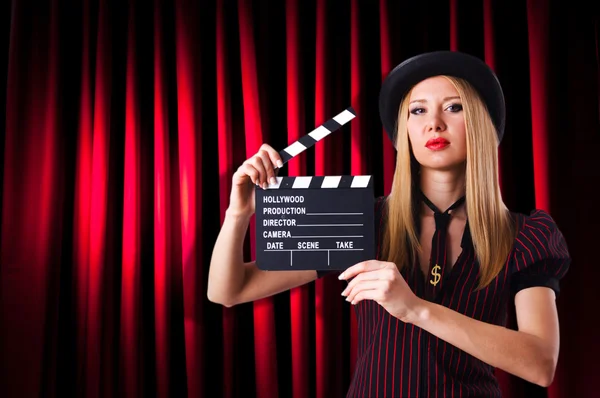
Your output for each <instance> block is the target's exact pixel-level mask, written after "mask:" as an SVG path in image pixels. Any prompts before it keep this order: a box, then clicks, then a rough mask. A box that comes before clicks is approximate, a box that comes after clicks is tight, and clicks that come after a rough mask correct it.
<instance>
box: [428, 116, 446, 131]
mask: <svg viewBox="0 0 600 398" xmlns="http://www.w3.org/2000/svg"><path fill="white" fill-rule="evenodd" d="M430 115H431V117H430V119H429V121H428V124H427V130H428V131H435V132H438V131H444V130H446V124H445V123H444V120H443V119H442V118H441V117H440V115H438V114H437V113H431V114H430Z"/></svg>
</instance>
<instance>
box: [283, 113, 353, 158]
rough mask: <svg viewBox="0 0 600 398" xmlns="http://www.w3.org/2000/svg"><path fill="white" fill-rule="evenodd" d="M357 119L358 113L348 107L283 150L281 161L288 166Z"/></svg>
mask: <svg viewBox="0 0 600 398" xmlns="http://www.w3.org/2000/svg"><path fill="white" fill-rule="evenodd" d="M355 117H356V112H355V111H354V109H353V108H352V107H348V108H347V109H345V110H344V111H343V112H341V113H339V114H338V115H337V116H334V117H333V118H331V119H329V120H328V121H326V122H325V123H323V124H322V125H320V126H319V127H317V128H316V129H314V130H313V131H311V132H310V133H308V134H306V135H305V136H303V137H301V138H300V139H299V140H298V141H296V142H294V143H293V144H291V145H290V146H288V147H287V148H285V149H283V150H281V151H280V152H279V156H281V161H282V162H283V164H286V163H287V162H288V161H290V160H291V159H293V158H294V157H296V156H298V154H300V153H302V152H304V151H305V150H307V149H308V148H310V147H312V146H313V145H315V144H316V143H317V142H318V141H320V140H322V139H323V138H325V137H327V136H328V135H329V134H331V133H333V132H334V131H336V130H338V129H339V128H340V127H342V126H343V125H344V124H346V123H348V122H349V121H350V120H352V119H354V118H355Z"/></svg>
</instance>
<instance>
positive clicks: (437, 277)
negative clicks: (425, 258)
mask: <svg viewBox="0 0 600 398" xmlns="http://www.w3.org/2000/svg"><path fill="white" fill-rule="evenodd" d="M441 268H442V267H440V266H439V265H437V264H436V265H435V267H433V268H432V269H431V276H433V279H431V280H430V281H429V283H431V284H432V285H433V286H436V285H437V284H438V283H439V281H440V279H441V277H442V276H441V275H440V274H439V273H438V272H437V270H438V269H441Z"/></svg>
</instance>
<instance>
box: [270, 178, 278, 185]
mask: <svg viewBox="0 0 600 398" xmlns="http://www.w3.org/2000/svg"><path fill="white" fill-rule="evenodd" d="M271 184H273V185H275V184H277V179H275V177H271Z"/></svg>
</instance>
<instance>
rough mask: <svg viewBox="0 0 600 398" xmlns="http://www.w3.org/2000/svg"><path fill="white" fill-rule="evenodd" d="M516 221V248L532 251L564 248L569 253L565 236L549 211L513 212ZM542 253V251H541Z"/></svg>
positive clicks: (566, 253)
mask: <svg viewBox="0 0 600 398" xmlns="http://www.w3.org/2000/svg"><path fill="white" fill-rule="evenodd" d="M511 214H512V216H513V219H514V221H515V227H516V239H515V246H514V249H515V250H517V251H519V252H523V251H526V252H530V251H531V250H532V249H538V250H540V249H543V250H549V251H553V249H562V250H564V253H563V254H564V255H568V250H567V246H566V241H565V238H564V236H563V234H562V232H561V230H560V228H559V226H558V224H557V223H556V221H555V220H554V218H553V217H552V216H551V215H550V213H549V212H547V211H546V210H542V209H533V210H531V211H530V212H529V213H528V214H526V213H518V212H511ZM540 254H541V253H540Z"/></svg>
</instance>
